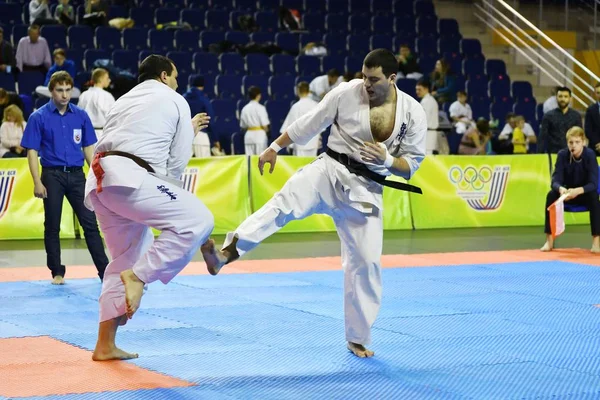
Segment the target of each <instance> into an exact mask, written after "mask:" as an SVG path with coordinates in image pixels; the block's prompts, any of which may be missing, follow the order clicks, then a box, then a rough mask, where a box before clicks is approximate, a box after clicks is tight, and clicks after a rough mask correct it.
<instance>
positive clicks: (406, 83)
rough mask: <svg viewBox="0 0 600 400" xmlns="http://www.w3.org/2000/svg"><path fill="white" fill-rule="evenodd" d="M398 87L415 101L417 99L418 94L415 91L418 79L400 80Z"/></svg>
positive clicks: (397, 83)
mask: <svg viewBox="0 0 600 400" xmlns="http://www.w3.org/2000/svg"><path fill="white" fill-rule="evenodd" d="M396 86H398V89H400V90H401V91H403V92H404V93H406V94H408V95H409V96H412V97H413V98H415V99H416V98H417V93H416V90H415V87H416V86H417V81H416V79H407V78H406V79H398V80H397V81H396Z"/></svg>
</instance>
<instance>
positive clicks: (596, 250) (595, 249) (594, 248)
mask: <svg viewBox="0 0 600 400" xmlns="http://www.w3.org/2000/svg"><path fill="white" fill-rule="evenodd" d="M591 252H592V253H600V246H592V249H591Z"/></svg>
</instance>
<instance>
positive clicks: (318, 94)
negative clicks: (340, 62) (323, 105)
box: [309, 68, 344, 102]
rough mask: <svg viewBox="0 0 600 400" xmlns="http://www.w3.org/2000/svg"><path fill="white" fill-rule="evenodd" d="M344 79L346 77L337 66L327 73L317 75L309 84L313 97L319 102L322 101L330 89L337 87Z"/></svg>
mask: <svg viewBox="0 0 600 400" xmlns="http://www.w3.org/2000/svg"><path fill="white" fill-rule="evenodd" d="M343 80H344V77H343V76H341V75H340V73H339V72H338V70H337V69H335V68H333V69H330V70H329V71H327V74H326V75H321V76H317V77H316V78H315V79H313V80H312V81H311V82H310V85H309V88H310V95H311V97H312V99H313V100H314V101H317V102H318V101H321V99H323V97H325V95H326V94H327V93H329V91H330V90H333V89H335V88H336V87H337V86H338V85H339V84H340V83H342V81H343Z"/></svg>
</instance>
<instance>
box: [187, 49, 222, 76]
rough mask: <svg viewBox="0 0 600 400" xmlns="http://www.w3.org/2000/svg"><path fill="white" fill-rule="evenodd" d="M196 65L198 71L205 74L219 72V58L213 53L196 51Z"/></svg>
mask: <svg viewBox="0 0 600 400" xmlns="http://www.w3.org/2000/svg"><path fill="white" fill-rule="evenodd" d="M193 58H194V67H195V69H196V73H199V74H203V75H218V74H219V59H218V57H217V55H216V54H213V53H194V56H193Z"/></svg>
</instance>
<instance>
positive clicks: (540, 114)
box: [535, 103, 544, 122]
mask: <svg viewBox="0 0 600 400" xmlns="http://www.w3.org/2000/svg"><path fill="white" fill-rule="evenodd" d="M535 116H536V120H538V121H540V122H541V121H542V118H544V103H539V104H538V105H537V106H535Z"/></svg>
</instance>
